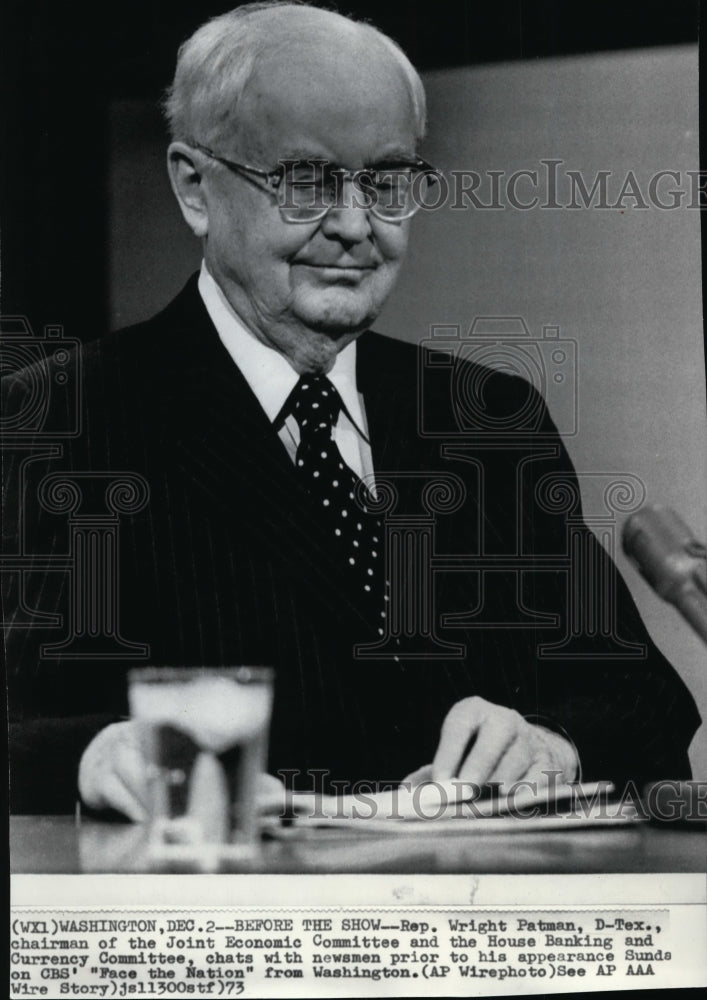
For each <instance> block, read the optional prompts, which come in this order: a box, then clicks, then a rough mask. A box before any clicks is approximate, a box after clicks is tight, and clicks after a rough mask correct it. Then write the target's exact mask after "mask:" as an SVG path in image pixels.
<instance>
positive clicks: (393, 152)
mask: <svg viewBox="0 0 707 1000" xmlns="http://www.w3.org/2000/svg"><path fill="white" fill-rule="evenodd" d="M416 159H417V153H415V152H414V151H413V152H411V151H410V150H409V149H401V148H399V147H395V148H394V149H389V150H386V151H385V152H383V153H381V155H380V156H377V157H376V158H375V159H373V160H371V161H370V162H369V163H366V165H365V166H364V167H362V168H361V169H363V170H365V169H367V168H369V167H373V166H375V167H387V166H390V167H393V166H397V165H398V164H401V163H414V162H415V160H416ZM295 160H303V161H305V162H306V161H307V160H314V161H316V162H319V163H331V164H333V165H334V166H337V167H345V166H346V164H344V163H339V162H338V161H337V160H335V159H333V158H332V157H331V156H327V155H326V154H325V153H322V152H321V151H320V152H317V153H313V152H312V151H311V149H310V150H304V149H294V150H291V151H288V152H285V153H283V154H282V155H281V156H280V158H279V162H281V163H282V162H283V161H287V162H292V161H295Z"/></svg>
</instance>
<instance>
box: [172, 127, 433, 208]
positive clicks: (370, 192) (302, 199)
mask: <svg viewBox="0 0 707 1000" xmlns="http://www.w3.org/2000/svg"><path fill="white" fill-rule="evenodd" d="M189 145H190V146H192V147H193V148H194V149H198V150H200V152H202V153H204V154H205V155H206V156H208V157H209V158H210V159H212V160H215V161H216V162H217V163H220V164H222V165H223V166H224V167H227V168H228V169H229V170H231V171H232V172H233V173H235V174H238V175H240V176H241V177H245V178H246V179H247V180H251V181H255V179H256V178H258V179H259V180H260V181H262V182H263V183H264V185H265V187H264V188H261V190H265V191H268V192H269V193H271V194H272V195H274V196H275V197H276V198H277V200H278V205H279V208H280V213H281V214H282V217H283V219H285V220H286V221H287V222H318V221H319V220H320V219H323V218H324V216H325V215H326V214H327V212H329V211H330V210H331V209H332V208H334V207H347V208H348V207H349V206H350V205H351V206H353V207H356V208H363V209H367V210H369V211H371V212H372V213H373V215H375V216H376V218H378V219H381V220H382V221H383V222H401V221H402V220H403V219H409V218H410V217H411V216H412V215H414V214H415V212H417V211H418V210H419V209H420V208H422V207H424V205H425V200H424V198H425V192H426V190H427V188H428V186H429V185H431V184H436V183H438V182H439V178H440V171H439V170H438V169H437V168H436V167H433V166H432V165H431V164H430V163H427V162H426V161H425V160H423V159H421V158H420V157H415V159H414V161H413V162H391V163H380V164H377V165H375V166H372V167H363V168H361V169H359V170H347V169H346V168H344V167H339V166H336V165H335V164H332V163H330V162H329V161H328V160H322V159H314V158H313V159H291V160H285V159H283V160H280V162H279V164H278V166H277V168H276V169H275V170H261V169H260V168H259V167H252V166H250V165H249V164H247V163H237V162H236V161H235V160H230V159H228V158H226V157H225V156H220V155H219V154H218V153H215V152H214V151H213V150H212V149H210V148H209V147H208V146H204V145H203V144H202V143H200V142H195V141H193V140H190V141H189ZM346 181H350V182H351V199H350V201H345V200H344V192H345V189H344V184H345V182H346ZM258 186H260V185H258Z"/></svg>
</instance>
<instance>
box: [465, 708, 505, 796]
mask: <svg viewBox="0 0 707 1000" xmlns="http://www.w3.org/2000/svg"><path fill="white" fill-rule="evenodd" d="M516 735H517V728H516V726H515V723H514V721H513V719H512V718H511V717H510V715H506V713H505V712H504V713H500V712H498V713H494V714H492V715H490V716H489V717H488V718H486V719H485V720H484V723H483V725H482V726H481V728H480V729H479V731H478V733H477V736H476V741H475V743H474V745H473V747H472V748H471V750H470V751H469V753H468V754H467V756H466V758H465V760H463V761H462V765H461V767H460V769H459V777H460V778H461V779H462V780H463V781H473V782H474V783H475V784H477V785H483V784H485V783H486V782H487V781H489V780H490V778H491V775H492V774H493V772H494V770H495V769H496V768H497V767H498V765H499V764H500V762H501V760H502V758H503V756H504V754H505V753H506V751H507V750H508V749H509V747H511V746H512V745H513V743H514V742H515V740H516Z"/></svg>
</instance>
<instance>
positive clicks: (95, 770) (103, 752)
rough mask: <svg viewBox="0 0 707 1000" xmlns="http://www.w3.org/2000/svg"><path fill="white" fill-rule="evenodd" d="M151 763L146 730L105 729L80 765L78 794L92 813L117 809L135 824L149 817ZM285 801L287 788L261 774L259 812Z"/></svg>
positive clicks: (129, 725)
mask: <svg viewBox="0 0 707 1000" xmlns="http://www.w3.org/2000/svg"><path fill="white" fill-rule="evenodd" d="M149 769H150V761H149V749H148V743H147V730H146V728H145V726H144V725H140V724H139V723H137V722H134V721H128V722H115V723H113V725H111V726H106V728H105V729H102V730H101V731H100V733H98V735H97V736H95V737H94V738H93V740H92V741H91V742H90V743H89V745H88V746H87V747H86V749H85V750H84V753H83V757H82V758H81V763H80V764H79V782H78V783H79V793H80V795H81V798H82V800H83V801H84V802H85V803H86V805H87V806H90V807H91V808H92V809H117V810H118V812H121V813H123V814H124V815H125V816H127V817H128V819H131V820H132V821H133V822H134V823H142V822H144V821H145V820H146V819H147V818H148V814H149V795H150V790H149V780H150V771H149ZM284 801H285V793H284V785H283V783H282V782H281V781H279V780H278V779H277V778H275V777H273V776H272V775H271V774H261V775H260V779H259V785H258V808H259V809H260V810H262V811H268V812H270V811H275V810H276V809H277V808H282V806H283V804H284Z"/></svg>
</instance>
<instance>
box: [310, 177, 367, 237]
mask: <svg viewBox="0 0 707 1000" xmlns="http://www.w3.org/2000/svg"><path fill="white" fill-rule="evenodd" d="M364 206H365V196H364V195H363V194H362V192H361V191H359V190H358V189H357V188H356V187H355V186H354V184H353V183H352V181H351V180H348V179H347V180H346V181H345V182H344V184H343V185H342V190H341V192H340V197H339V198H338V200H337V202H336V203H335V204H334V205H332V206H331V208H330V209H329V211H328V212H327V214H326V215H325V216H324V219H323V220H322V232H323V233H324V235H325V236H328V237H329V238H330V239H339V240H342V242H346V243H361V242H363V240H365V239H367V238H368V237H369V236H370V233H371V219H370V211H369V210H368V209H367V208H366V207H364Z"/></svg>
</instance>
